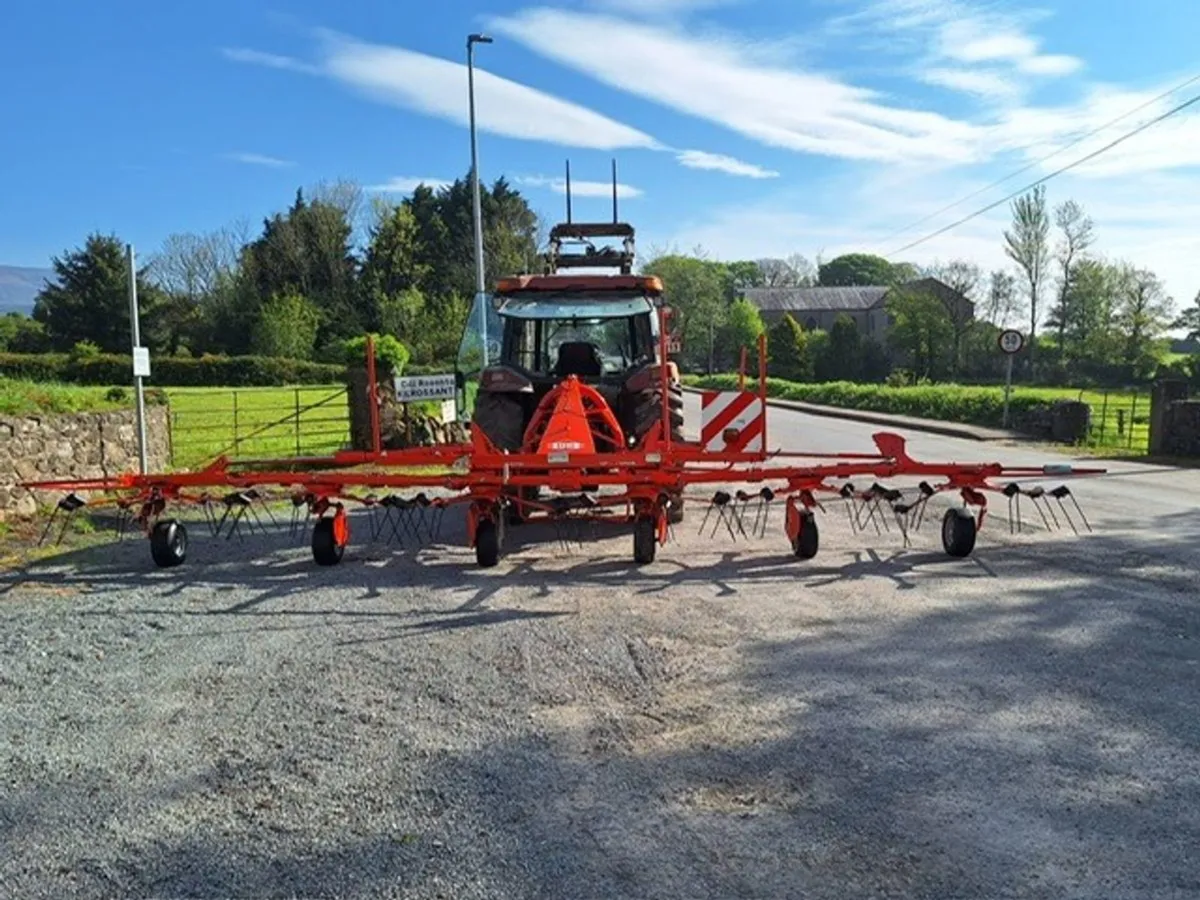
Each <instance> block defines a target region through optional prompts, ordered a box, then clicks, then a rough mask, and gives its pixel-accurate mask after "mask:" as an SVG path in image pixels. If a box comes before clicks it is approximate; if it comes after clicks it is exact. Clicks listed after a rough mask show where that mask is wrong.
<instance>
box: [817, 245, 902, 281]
mask: <svg viewBox="0 0 1200 900" xmlns="http://www.w3.org/2000/svg"><path fill="white" fill-rule="evenodd" d="M915 274H916V273H915V271H914V270H912V268H911V267H908V268H907V269H900V270H897V267H896V266H894V265H892V263H890V262H888V261H887V260H886V259H884V258H883V257H882V256H874V255H872V254H870V253H847V254H845V255H843V256H839V257H837V258H836V259H831V260H830V261H829V262H827V263H824V264H822V265H821V267H820V269H819V270H818V283H819V284H820V285H821V286H822V287H854V286H859V285H866V286H871V285H893V284H898V283H900V282H901V281H905V280H911V279H912V278H913V277H915Z"/></svg>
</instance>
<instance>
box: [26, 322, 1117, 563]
mask: <svg viewBox="0 0 1200 900" xmlns="http://www.w3.org/2000/svg"><path fill="white" fill-rule="evenodd" d="M657 315H658V324H659V334H658V367H657V371H658V378H659V391H660V392H661V393H660V396H661V417H660V420H659V423H658V425H657V427H654V428H652V429H651V430H650V432H649V433H648V434H646V435H645V436H644V437H643V438H642V439H641V440H640V441H639V442H637V443H636V445H633V446H630V444H631V441H630V440H629V439H628V438H627V437H626V436H625V435H624V434H622V433H620V431H621V428H620V425H619V424H618V423H617V420H616V418H615V417H614V416H613V414H612V411H611V410H610V409H608V407H607V404H606V403H605V401H604V398H603V397H602V396H601V395H600V394H599V392H597V391H596V390H595V389H594V388H592V387H591V386H589V385H587V384H585V383H583V382H581V381H580V380H579V379H578V378H576V377H575V376H568V377H567V378H566V379H564V380H563V381H562V382H561V383H560V384H559V385H558V386H556V387H555V388H554V389H553V390H552V391H551V392H550V393H549V394H548V395H547V396H546V397H545V398H544V399H543V400H542V401H541V404H540V405H539V407H538V409H537V411H536V412H535V414H534V416H533V421H532V422H531V424H530V427H529V429H527V431H526V441H525V444H524V445H523V446H522V447H521V448H520V449H519V450H518V451H516V452H507V451H501V450H499V449H498V448H497V447H496V446H495V445H493V444H492V443H491V441H489V440H488V438H487V436H486V435H485V434H484V433H483V432H482V430H480V429H477V428H472V429H471V430H470V436H469V439H468V440H467V441H465V442H463V443H455V444H442V445H433V446H427V447H415V448H409V449H404V450H386V449H383V446H382V435H381V425H380V411H379V401H380V393H379V388H378V384H377V381H376V376H377V372H376V365H375V345H374V341H373V340H372V339H371V338H370V337H368V339H367V345H366V374H367V387H366V389H367V392H368V397H369V398H370V403H369V407H370V427H371V449H370V450H368V451H356V450H342V451H338V452H335V453H333V454H331V455H329V456H322V457H292V458H284V459H278V460H270V461H258V462H257V463H256V464H255V465H254V466H253V467H251V466H249V465H248V464H245V463H239V462H237V461H235V460H230V459H228V458H226V457H224V456H222V457H219V458H218V459H216V460H214V461H213V462H212V463H211V464H209V465H208V466H206V467H205V468H203V469H201V470H199V471H196V472H163V473H152V474H145V475H139V474H132V473H130V474H124V475H120V476H117V477H115V478H99V479H71V480H58V481H39V482H27V483H25V484H24V485H23V487H25V488H28V489H29V490H32V491H36V492H42V493H47V494H49V495H51V496H52V497H56V498H57V505H56V507H55V510H54V515H57V514H58V513H59V512H60V511H63V512H66V513H67V514H68V515H70V514H72V513H74V512H75V511H76V510H78V509H80V508H82V507H84V506H87V505H89V504H90V505H92V506H98V505H104V504H115V505H116V506H118V507H119V508H120V509H121V510H123V511H126V512H127V513H128V516H129V518H130V519H132V520H133V521H135V522H136V523H137V524H138V525H139V526H140V527H141V529H142V530H143V531H144V532H145V533H146V534H147V535H148V536H149V538H150V542H151V549H152V555H153V558H154V560H155V562H156V563H157V564H158V565H160V566H172V565H177V564H179V563H181V562H183V559H184V557H185V556H186V527H185V525H184V523H183V522H182V521H180V520H178V519H175V518H170V517H168V514H167V509H168V507H169V506H180V505H182V506H188V505H192V506H202V507H204V509H205V512H206V514H207V513H208V512H209V508H210V507H211V506H213V505H219V504H221V503H224V504H225V506H226V508H227V511H228V509H230V508H233V507H234V506H245V505H247V504H250V503H252V502H254V501H256V500H258V501H261V500H262V499H263V498H264V497H267V496H276V497H278V498H280V499H290V500H291V502H292V504H293V506H294V507H295V508H296V509H300V508H303V509H304V510H305V511H306V512H307V514H308V515H309V516H310V517H312V518H313V520H314V521H313V528H312V551H313V556H314V559H315V560H316V562H317V563H319V564H322V565H333V564H336V563H337V562H339V561H340V560H341V558H342V554H343V552H344V551H345V549H346V546H347V545H348V543H349V541H350V522H349V517H348V514H347V505H348V504H357V505H359V506H362V507H365V508H367V509H368V510H369V511H370V512H371V514H372V515H374V514H376V513H379V512H380V511H381V510H382V511H383V513H384V514H385V515H387V516H400V517H403V516H420V517H424V516H426V515H427V514H429V513H434V514H436V515H437V516H438V519H439V521H440V516H441V514H442V513H443V512H445V510H447V509H449V508H451V507H456V506H466V517H465V522H466V538H467V544H468V545H469V546H470V547H473V548H474V549H475V555H476V561H477V562H478V564H479V565H481V566H485V567H487V566H493V565H495V564H496V563H497V562H498V561H499V558H500V554H501V549H502V547H503V544H504V533H505V528H506V524H510V523H511V522H513V521H522V522H525V521H538V520H544V521H549V522H553V523H556V524H561V523H562V522H563V521H564V520H565V519H590V520H593V521H601V520H602V521H605V522H609V523H616V524H624V525H632V528H633V551H634V552H633V555H634V560H635V561H636V562H637V563H639V564H645V563H649V562H652V561H653V560H654V558H655V551H656V548H657V547H658V546H660V545H662V544H663V543H665V542H666V541H667V540H668V538H669V535H670V533H671V524H672V523H676V524H677V523H678V522H679V521H681V517H682V510H683V504H684V498H685V497H687V498H689V500H692V501H694V500H696V499H700V500H701V501H702V502H704V503H706V504H707V505H708V507H709V510H708V512H709V513H711V512H712V511H713V510H714V509H715V510H716V511H717V513H718V520H719V521H723V522H725V523H726V528H727V530H728V532H729V534H730V535H731V536H735V535H736V534H738V533H742V534H745V528H744V524H743V521H742V519H741V517H740V516H741V512H739V509H740V510H741V511H744V510H745V508H746V506H747V504H749V503H751V502H753V503H756V504H757V505H758V508H759V512H762V513H763V515H762V526H763V532H764V534H765V527H766V522H767V517H768V516H769V508H770V506H771V504H773V503H776V502H783V503H784V504H785V507H786V512H785V518H784V531H785V535H786V537H787V540H788V542H789V544H790V545H791V548H792V550H793V552H794V553H795V555H796V556H799V557H801V558H805V559H807V558H811V557H812V556H814V555H815V554H816V552H817V546H818V531H817V520H816V518H815V514H816V512H817V511H818V510H822V509H824V506H823V504H822V503H821V502H820V501H819V500H818V497H822V496H824V497H825V498H826V499H827V500H829V501H830V502H842V501H844V502H846V503H847V504H848V509H849V508H850V505H852V506H854V507H855V508H857V509H858V514H857V515H851V517H850V519H851V524H852V525H856V528H857V526H859V525H863V519H862V515H863V513H864V512H869V513H870V515H869V517H868V519H867V522H871V521H876V520H875V516H876V513H878V515H879V518H880V519H882V518H883V509H882V506H883V505H884V504H886V505H887V506H888V507H889V508H890V510H891V512H892V513H893V514H894V515H895V516H896V518H897V521H898V522H899V523H900V524H901V530H902V531H903V532H904V536H905V540H906V542H907V540H908V527H909V526H910V525H912V526H915V527H919V525H920V521H921V519H922V518H923V516H924V512H925V507H926V504H927V503H928V502H929V501H930V500H931V499H932V498H933V497H935V496H937V495H940V494H943V493H955V494H957V495H958V498H959V499H960V500H961V506H952V507H951V508H950V509H948V510H947V511H946V513H945V517H944V519H943V522H942V543H943V546H944V547H945V549H946V551H947V552H948V553H949V554H950V555H952V556H966V555H967V554H969V553H970V552H971V551H972V549H973V547H974V545H975V535H976V533H977V531H978V529H979V528H981V527H982V525H983V523H984V518H985V514H986V511H987V494H988V493H999V494H1001V495H1003V496H1004V497H1006V498H1007V500H1008V503H1009V508H1010V513H1011V511H1012V508H1013V505H1014V503H1015V504H1016V506H1017V521H1018V527H1020V525H1019V518H1020V502H1021V500H1022V498H1025V499H1026V500H1027V501H1029V502H1031V503H1033V505H1034V506H1035V507H1036V508H1037V509H1038V510H1039V512H1041V513H1042V519H1043V521H1045V522H1046V523H1047V527H1049V524H1048V523H1049V519H1048V518H1047V517H1046V515H1045V510H1044V509H1043V507H1044V506H1045V504H1047V503H1048V502H1049V501H1050V500H1057V501H1058V503H1059V504H1060V505H1061V504H1062V503H1063V501H1064V500H1065V499H1070V500H1071V501H1072V502H1073V503H1074V504H1075V507H1076V508H1077V509H1078V502H1077V501H1075V498H1074V497H1073V496H1072V495H1071V492H1070V490H1069V489H1068V488H1066V487H1065V486H1063V487H1059V488H1054V489H1052V490H1048V489H1046V488H1044V487H1042V486H1041V485H1038V484H1034V485H1032V486H1023V485H1022V484H1021V483H1020V482H1019V481H1018V479H1027V480H1033V481H1035V482H1036V481H1040V480H1042V479H1046V478H1049V477H1074V476H1084V475H1099V474H1103V473H1104V471H1105V470H1104V469H1073V468H1072V467H1071V466H1069V465H1048V466H1042V467H1016V468H1013V467H1005V466H1002V465H1000V464H999V463H926V462H919V461H917V460H914V459H913V458H912V457H910V456H909V455H908V453H907V449H906V443H905V439H904V438H903V437H902V436H900V435H898V434H892V433H888V432H880V433H877V434H875V435H874V443H875V452H874V453H866V452H858V453H855V452H845V453H808V452H802V451H788V450H782V449H775V450H771V449H770V446H769V444H768V438H767V432H766V422H767V420H768V418H769V417H768V415H767V411H768V391H767V339H766V335H761V336H760V337H759V339H758V347H757V349H758V389H757V391H756V392H755V394H754V396H755V398H756V399H757V401H758V402H759V403H761V409H762V429H763V432H762V445H761V449H760V450H758V451H755V452H740V451H731V450H728V449H725V450H720V451H713V450H706V449H705V448H704V446H703V445H702V444H701V443H697V442H693V441H689V440H683V441H679V440H676V439H674V438H673V437H672V427H671V408H670V407H671V405H670V403H669V402H668V398H669V397H671V396H672V389H673V388H674V389H675V390H676V391H678V389H679V388H678V385H675V384H673V379H672V375H671V368H672V367H671V366H670V364H669V353H668V349H669V348H668V337H667V336H668V327H667V326H668V322H669V319H670V318H671V311H670V310H669V309H668V308H667V307H666V306H664V305H661V304H660V305H658V307H657ZM746 362H747V354H746V350H745V349H744V348H743V350H742V353H741V360H740V366H739V377H738V391H739V392H743V393H745V392H746V390H745V389H746V384H745V381H746ZM535 432H536V433H535ZM859 478H865V479H868V480H870V481H871V482H872V483H871V485H870V486H869V487H868V488H866V489H865V490H859V489H857V488H855V487H854V485H853V483H852V482H851V481H850V479H859ZM895 478H910V479H920V483H919V485H917V486H916V487H915V490H916V495H915V498H913V499H911V500H906V498H905V496H904V493H903V491H902V490H899V489H896V488H892V487H885V486H883V485H882V484H881V483H880V482H881V480H884V479H895ZM750 485H754V486H758V487H760V489H759V490H758V491H757V492H755V493H754V494H750V493H748V492H747V491H745V490H744V489H742V488H744V487H746V486H750ZM705 486H710V487H715V488H717V490H716V492H715V493H714V494H712V495H708V496H704V497H700V498H697V497H696V496H695V495H694V493H693V491H694V490H695V489H698V488H703V487H705ZM909 489H910V490H911V489H912V488H911V486H910V488H909ZM412 490H416V491H418V493H417V494H416V495H415V496H412V497H403V496H400V495H399V494H398V493H397V492H401V491H412ZM80 494H96V495H99V496H98V497H97V498H93V499H89V500H85V499H84V498H82V497H80V496H79V495H80ZM1063 511H1064V513H1065V512H1066V508H1065V506H1064V507H1063ZM1051 512H1052V513H1053V510H1051ZM1079 514H1080V516H1082V510H1079ZM758 518H759V517H758V515H756V516H755V521H756V523H757V521H758ZM1068 518H1069V517H1068ZM1009 519H1010V523H1011V522H1012V521H1013V518H1012V516H1011V514H1010V516H1009ZM707 521H708V517H707V514H706V516H705V518H704V522H705V523H707ZM1055 521H1056V523H1057V522H1058V519H1057V518H1055ZM1069 521H1071V522H1072V528H1074V527H1075V526H1074V520H1073V519H1070V518H1069ZM735 522H736V530H735V527H734V523H735ZM1084 522H1085V523H1086V518H1084ZM704 527H705V525H704V524H702V525H701V528H702V529H703V528H704ZM1087 527H1088V529H1089V530H1090V528H1091V526H1090V525H1088V526H1087ZM876 528H877V529H878V524H876ZM48 530H49V526H47V531H48ZM414 530H416V531H419V529H410V533H411V532H412V531H414ZM1076 530H1078V529H1076ZM393 533H395V529H393ZM181 535H182V537H181ZM431 537H432V534H431Z"/></svg>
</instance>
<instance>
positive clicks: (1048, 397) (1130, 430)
mask: <svg viewBox="0 0 1200 900" xmlns="http://www.w3.org/2000/svg"><path fill="white" fill-rule="evenodd" d="M684 382H685V383H686V384H688V385H690V386H693V387H702V388H709V389H714V390H733V389H736V387H737V376H736V375H713V376H686V377H685V378H684ZM767 393H768V394H769V395H770V396H772V397H776V398H779V399H781V400H795V401H798V402H803V403H814V404H818V405H821V406H835V407H840V408H842V409H860V410H870V411H872V412H882V413H892V414H895V415H902V416H914V417H917V418H922V419H936V420H938V421H942V422H958V423H961V424H964V425H981V426H984V427H987V428H1000V427H1002V425H1003V422H1004V388H1002V387H991V386H973V385H958V384H935V385H920V386H914V387H890V386H887V385H881V384H852V383H849V382H831V383H827V384H799V383H796V382H790V381H784V380H782V379H776V378H772V379H768V380H767ZM1056 400H1079V401H1082V402H1084V403H1087V404H1088V406H1089V407H1091V411H1092V427H1091V435H1090V438H1089V441H1088V443H1089V445H1090V446H1093V447H1096V448H1100V449H1112V450H1124V451H1127V452H1130V453H1145V452H1146V449H1147V446H1148V444H1149V428H1150V426H1149V420H1150V393H1149V391H1148V390H1147V391H1128V390H1126V391H1122V390H1112V391H1097V390H1079V389H1078V388H1048V387H1019V386H1018V387H1014V388H1013V391H1012V397H1011V401H1010V407H1009V410H1010V413H1009V414H1010V421H1012V420H1016V419H1019V417H1020V416H1021V415H1022V414H1023V413H1029V412H1032V411H1033V410H1036V409H1038V408H1041V407H1045V406H1047V405H1049V404H1051V403H1054V402H1055V401H1056Z"/></svg>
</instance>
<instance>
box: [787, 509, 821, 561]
mask: <svg viewBox="0 0 1200 900" xmlns="http://www.w3.org/2000/svg"><path fill="white" fill-rule="evenodd" d="M820 546H821V532H820V529H818V528H817V517H816V516H815V515H813V512H812V510H811V509H806V510H804V512H802V513H800V533H799V534H798V535H796V539H795V540H794V541H792V552H793V553H795V554H796V555H797V556H798V557H800V558H801V559H812V558H813V557H814V556H816V555H817V549H818V548H819V547H820Z"/></svg>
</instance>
